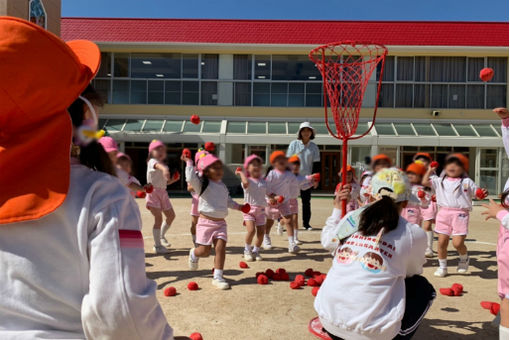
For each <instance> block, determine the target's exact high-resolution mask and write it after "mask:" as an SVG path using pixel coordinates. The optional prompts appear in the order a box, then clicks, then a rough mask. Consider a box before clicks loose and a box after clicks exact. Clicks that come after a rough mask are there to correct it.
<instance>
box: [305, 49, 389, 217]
mask: <svg viewBox="0 0 510 340" xmlns="http://www.w3.org/2000/svg"><path fill="white" fill-rule="evenodd" d="M387 54H388V49H387V48H386V47H385V46H383V45H380V44H376V43H370V42H357V41H343V42H335V43H329V44H326V45H322V46H319V47H317V48H315V49H313V50H312V51H311V52H310V54H309V58H310V60H312V61H313V62H314V63H315V65H316V66H317V69H318V70H319V72H320V73H321V74H322V80H323V91H324V113H325V119H326V127H327V129H328V131H329V133H330V134H331V135H332V136H333V137H335V138H337V139H340V140H341V141H342V170H343V172H342V185H344V184H346V174H347V143H348V141H349V140H351V139H358V138H361V137H363V136H365V135H366V134H367V133H368V132H370V130H371V129H372V127H373V126H374V123H375V116H376V113H377V104H378V102H379V92H380V91H381V84H382V78H383V70H384V61H385V60H386V55H387ZM379 64H381V68H380V72H379V80H378V81H377V94H376V96H375V103H374V115H373V117H372V125H371V126H370V127H369V128H368V130H367V131H365V132H364V133H363V134H361V135H359V136H354V134H355V132H356V129H357V128H358V121H359V114H360V111H361V105H362V104H363V97H364V96H365V91H366V89H367V85H368V84H369V82H370V80H371V78H372V74H373V73H374V70H376V69H377V66H378V65H379ZM373 81H374V82H376V80H375V79H373ZM328 103H329V106H330V109H328ZM330 114H331V116H332V118H333V121H334V123H335V126H334V130H335V131H333V130H332V129H331V127H330V125H329V115H330ZM346 208H347V201H345V200H344V201H343V202H342V216H343V215H345V213H346V211H347V209H346Z"/></svg>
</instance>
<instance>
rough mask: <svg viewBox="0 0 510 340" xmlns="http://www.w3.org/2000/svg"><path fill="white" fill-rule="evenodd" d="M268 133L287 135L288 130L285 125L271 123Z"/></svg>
mask: <svg viewBox="0 0 510 340" xmlns="http://www.w3.org/2000/svg"><path fill="white" fill-rule="evenodd" d="M267 132H268V133H270V134H277V135H285V134H287V128H286V126H285V123H274V122H269V123H268V131H267Z"/></svg>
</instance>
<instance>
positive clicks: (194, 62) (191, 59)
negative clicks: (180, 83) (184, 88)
mask: <svg viewBox="0 0 510 340" xmlns="http://www.w3.org/2000/svg"><path fill="white" fill-rule="evenodd" d="M182 77H183V78H193V79H197V78H198V54H183V55H182Z"/></svg>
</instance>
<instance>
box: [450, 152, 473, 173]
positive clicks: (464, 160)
mask: <svg viewBox="0 0 510 340" xmlns="http://www.w3.org/2000/svg"><path fill="white" fill-rule="evenodd" d="M452 158H457V159H458V160H459V161H460V162H461V163H462V167H463V168H464V171H465V172H468V171H469V158H467V157H466V156H464V155H463V154H461V153H452V154H449V155H448V156H446V159H445V161H446V162H448V160H450V159H452Z"/></svg>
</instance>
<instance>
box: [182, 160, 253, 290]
mask: <svg viewBox="0 0 510 340" xmlns="http://www.w3.org/2000/svg"><path fill="white" fill-rule="evenodd" d="M181 159H182V160H183V161H184V162H186V182H188V183H189V184H191V186H192V187H193V190H195V192H198V195H199V198H198V211H199V213H200V217H199V218H198V223H197V226H196V233H197V234H196V247H194V248H191V249H190V251H189V259H188V262H189V267H190V269H192V270H196V269H198V259H199V258H200V257H209V254H210V252H211V245H212V244H213V243H214V250H215V252H216V256H215V258H214V277H213V280H212V284H213V286H215V287H216V288H218V289H228V288H230V285H229V284H228V282H227V281H226V280H225V278H224V277H223V267H224V265H225V253H226V245H227V222H226V221H225V217H227V215H228V208H230V209H236V210H241V211H243V212H247V211H248V210H249V208H250V207H249V205H246V204H245V205H243V206H240V205H239V204H237V203H236V202H234V201H233V200H232V198H231V197H230V194H229V192H228V189H227V187H226V185H225V184H224V183H223V182H222V178H223V163H222V162H221V160H220V159H219V158H217V157H216V156H214V155H212V154H210V153H208V152H207V151H199V152H197V155H196V156H195V160H197V164H196V169H195V167H194V166H193V161H192V160H191V159H189V158H188V156H186V155H185V154H184V155H182V156H181Z"/></svg>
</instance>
